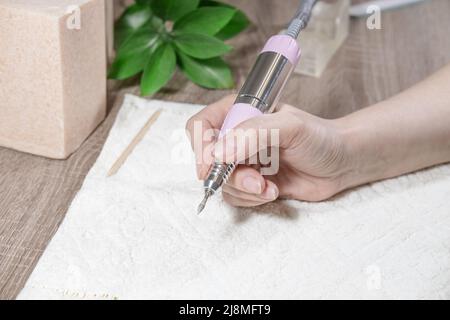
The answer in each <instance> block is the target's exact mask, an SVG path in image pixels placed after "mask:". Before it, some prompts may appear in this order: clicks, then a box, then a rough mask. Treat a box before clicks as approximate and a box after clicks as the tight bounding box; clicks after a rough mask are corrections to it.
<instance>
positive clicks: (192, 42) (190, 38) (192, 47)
mask: <svg viewBox="0 0 450 320" xmlns="http://www.w3.org/2000/svg"><path fill="white" fill-rule="evenodd" d="M174 42H175V46H176V47H177V48H178V49H179V50H180V51H182V52H183V53H185V54H187V55H189V56H191V57H194V58H198V59H209V58H213V57H218V56H221V55H223V54H225V53H227V52H229V51H230V50H231V49H232V47H231V46H229V45H226V44H225V43H223V42H222V41H220V40H219V39H216V38H214V37H211V36H207V35H204V34H199V33H177V34H175V38H174Z"/></svg>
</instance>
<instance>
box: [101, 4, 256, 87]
mask: <svg viewBox="0 0 450 320" xmlns="http://www.w3.org/2000/svg"><path fill="white" fill-rule="evenodd" d="M248 24H249V21H248V19H247V17H246V16H245V14H244V13H243V12H242V11H240V10H238V9H236V8H234V7H232V6H230V5H228V4H224V3H221V2H217V1H210V0H135V3H134V4H133V5H131V6H129V7H128V8H127V9H126V10H125V12H124V13H123V15H122V16H121V17H120V19H119V20H118V22H117V24H116V28H115V29H116V30H115V31H116V39H115V40H116V47H117V56H116V59H115V61H114V62H113V64H112V66H111V69H110V72H109V77H110V78H112V79H118V80H124V79H127V78H130V77H133V76H136V75H138V74H140V73H142V76H141V93H142V95H150V94H153V93H155V92H157V91H159V90H160V89H161V88H162V87H163V86H164V85H166V84H167V82H168V81H169V80H170V79H171V78H172V76H173V74H174V72H175V70H176V67H177V65H178V67H179V69H180V70H181V71H182V72H183V73H184V74H185V75H186V77H187V78H189V79H190V80H191V81H193V82H194V83H196V84H198V85H200V86H202V87H206V88H210V89H226V88H231V87H233V86H234V83H233V78H232V75H231V70H230V68H229V67H228V65H227V64H226V63H225V62H224V61H223V60H222V58H221V56H222V55H224V54H225V53H227V52H229V51H230V50H231V49H232V47H231V46H229V45H227V44H225V43H224V42H223V41H224V40H227V39H229V38H232V37H233V36H235V35H237V34H238V33H240V32H241V31H242V30H244V29H245V28H246V27H247V26H248Z"/></svg>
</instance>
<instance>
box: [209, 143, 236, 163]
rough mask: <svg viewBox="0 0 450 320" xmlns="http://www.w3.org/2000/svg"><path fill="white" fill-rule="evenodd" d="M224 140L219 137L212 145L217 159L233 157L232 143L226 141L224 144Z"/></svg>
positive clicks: (223, 159) (222, 159)
mask: <svg viewBox="0 0 450 320" xmlns="http://www.w3.org/2000/svg"><path fill="white" fill-rule="evenodd" d="M224 142H225V141H224V140H223V139H220V140H219V141H218V142H217V143H216V145H215V146H214V151H213V154H214V158H215V159H216V160H218V161H225V160H226V159H230V158H232V157H233V155H234V152H235V149H234V145H233V144H232V143H226V144H225V146H224Z"/></svg>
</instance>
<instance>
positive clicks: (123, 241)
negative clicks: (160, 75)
mask: <svg viewBox="0 0 450 320" xmlns="http://www.w3.org/2000/svg"><path fill="white" fill-rule="evenodd" d="M159 108H163V110H164V111H163V113H162V115H161V117H160V118H159V120H158V121H157V122H156V124H155V125H154V126H153V127H152V128H151V129H150V131H149V133H148V134H147V135H146V137H145V139H144V140H143V141H142V143H141V144H140V145H139V146H138V147H137V148H136V149H135V150H134V152H133V153H132V154H131V156H130V157H129V158H128V160H127V162H126V163H125V164H124V166H123V167H122V168H121V169H120V171H119V173H118V174H117V175H116V176H113V177H111V178H107V177H106V173H107V171H108V170H109V168H110V167H111V165H112V164H113V162H114V161H115V160H116V159H117V157H118V156H119V155H120V154H121V152H122V151H123V150H124V148H125V147H126V146H127V145H128V144H129V142H130V141H131V139H132V138H133V137H134V136H135V134H136V133H137V132H138V131H139V130H140V128H142V126H143V125H144V123H145V122H146V121H147V119H148V118H149V117H150V116H151V114H153V113H154V112H155V111H156V110H157V109H159ZM200 109H201V106H194V105H187V104H180V103H170V102H162V101H147V100H144V99H140V98H137V97H134V96H127V97H126V99H125V102H124V105H123V107H122V109H121V111H120V113H119V115H118V118H117V121H116V123H115V125H114V127H113V129H112V131H111V133H110V136H109V138H108V140H107V142H106V144H105V147H104V149H103V151H102V153H101V155H100V157H99V159H98V160H97V162H96V164H95V165H94V167H93V168H92V169H91V171H90V173H89V175H88V176H87V178H86V180H85V182H84V184H83V187H82V188H81V190H80V191H79V193H78V194H77V196H76V198H75V199H74V201H73V203H72V205H71V207H70V209H69V211H68V213H67V216H66V218H65V219H64V222H63V224H62V225H61V227H60V228H59V230H58V232H57V233H56V235H55V237H54V238H53V239H52V241H51V243H50V244H49V246H48V248H47V249H46V250H45V252H44V254H43V256H42V258H41V259H40V261H39V263H38V265H37V267H36V268H35V270H34V272H33V273H32V275H31V277H30V279H29V280H28V282H27V284H26V286H25V288H24V289H23V291H22V292H21V294H20V296H19V298H21V299H35V298H37V299H44V298H45V299H48V298H70V299H72V298H75V299H135V298H137V299H141V298H150V299H153V298H160V299H166V298H173V299H175V298H176V299H178V298H181V299H266V298H267V299H270V298H274V299H279V298H284V299H303V298H312V299H314V298H322V299H325V298H355V299H359V298H361V299H378V298H395V299H397V298H406V299H410V298H411V299H412V298H438V299H449V298H450V202H449V199H450V166H449V165H444V166H439V167H435V168H433V169H429V170H426V171H422V172H419V173H414V174H410V175H407V176H403V177H400V178H397V179H391V180H388V181H384V182H379V183H375V184H372V185H368V186H364V187H361V188H358V189H356V190H353V191H350V192H346V193H344V194H343V195H340V196H338V197H336V198H335V199H332V200H330V201H327V202H322V203H305V202H300V201H278V202H276V203H273V204H269V205H266V206H263V207H260V208H258V209H235V208H231V207H230V206H228V205H227V204H225V203H224V202H223V201H222V199H221V196H220V195H218V196H216V197H215V198H213V199H211V200H210V202H209V203H208V206H207V208H206V209H205V211H204V212H203V214H202V215H201V216H200V217H198V216H197V215H196V207H197V205H198V202H199V201H200V200H201V198H202V195H203V193H202V192H203V191H202V188H201V183H200V182H199V181H197V180H196V178H195V171H194V161H193V159H192V151H191V149H190V146H189V143H188V140H187V138H186V137H185V133H184V126H185V122H186V120H187V119H188V118H189V117H190V116H191V115H192V114H194V113H195V112H197V111H198V110H200ZM180 157H181V160H180Z"/></svg>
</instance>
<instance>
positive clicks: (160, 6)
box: [151, 0, 199, 21]
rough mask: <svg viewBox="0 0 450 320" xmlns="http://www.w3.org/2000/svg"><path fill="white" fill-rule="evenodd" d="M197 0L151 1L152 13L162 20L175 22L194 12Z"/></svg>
mask: <svg viewBox="0 0 450 320" xmlns="http://www.w3.org/2000/svg"><path fill="white" fill-rule="evenodd" d="M198 4H199V0H153V1H152V2H151V8H152V9H153V12H154V13H155V14H156V15H158V16H159V17H161V18H163V19H164V20H171V21H177V20H178V19H179V18H181V17H182V16H184V15H185V14H187V13H189V12H191V11H194V10H195V9H196V8H197V7H198Z"/></svg>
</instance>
